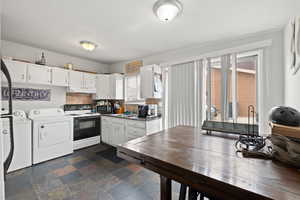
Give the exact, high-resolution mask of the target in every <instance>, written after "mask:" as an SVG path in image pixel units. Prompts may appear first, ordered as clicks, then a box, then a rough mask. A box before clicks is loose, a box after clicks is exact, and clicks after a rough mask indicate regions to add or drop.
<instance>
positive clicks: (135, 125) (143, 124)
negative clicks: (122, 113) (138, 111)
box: [126, 120, 146, 129]
mask: <svg viewBox="0 0 300 200" xmlns="http://www.w3.org/2000/svg"><path fill="white" fill-rule="evenodd" d="M126 123H127V126H128V127H133V128H142V129H145V128H146V122H145V121H137V120H126Z"/></svg>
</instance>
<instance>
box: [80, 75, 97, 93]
mask: <svg viewBox="0 0 300 200" xmlns="http://www.w3.org/2000/svg"><path fill="white" fill-rule="evenodd" d="M83 84H84V85H83V87H84V88H85V89H95V88H96V75H95V74H91V73H83Z"/></svg>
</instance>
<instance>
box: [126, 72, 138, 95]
mask: <svg viewBox="0 0 300 200" xmlns="http://www.w3.org/2000/svg"><path fill="white" fill-rule="evenodd" d="M125 99H126V101H137V100H140V99H141V98H140V75H128V76H126V77H125Z"/></svg>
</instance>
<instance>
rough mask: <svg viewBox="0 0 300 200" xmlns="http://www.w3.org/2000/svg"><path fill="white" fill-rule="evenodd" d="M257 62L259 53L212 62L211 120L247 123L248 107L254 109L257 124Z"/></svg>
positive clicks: (209, 114)
mask: <svg viewBox="0 0 300 200" xmlns="http://www.w3.org/2000/svg"><path fill="white" fill-rule="evenodd" d="M257 62H258V53H257V52H246V53H239V54H232V55H224V56H221V57H213V58H209V59H208V62H207V63H208V64H207V68H208V69H209V70H208V73H207V76H206V78H207V79H208V83H207V86H206V89H207V99H208V101H207V106H206V107H207V113H208V114H207V118H208V119H210V120H214V121H234V122H239V123H247V122H248V106H250V105H253V106H254V108H255V111H256V115H255V121H256V122H257V115H258V113H257V110H258V109H257V72H256V71H257Z"/></svg>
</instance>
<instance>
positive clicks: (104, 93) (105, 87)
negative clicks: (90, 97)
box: [96, 74, 110, 99]
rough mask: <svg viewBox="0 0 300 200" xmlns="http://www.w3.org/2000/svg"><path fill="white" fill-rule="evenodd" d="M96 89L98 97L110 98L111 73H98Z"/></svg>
mask: <svg viewBox="0 0 300 200" xmlns="http://www.w3.org/2000/svg"><path fill="white" fill-rule="evenodd" d="M96 90H97V91H96V99H110V75H108V74H98V75H97V81H96Z"/></svg>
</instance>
